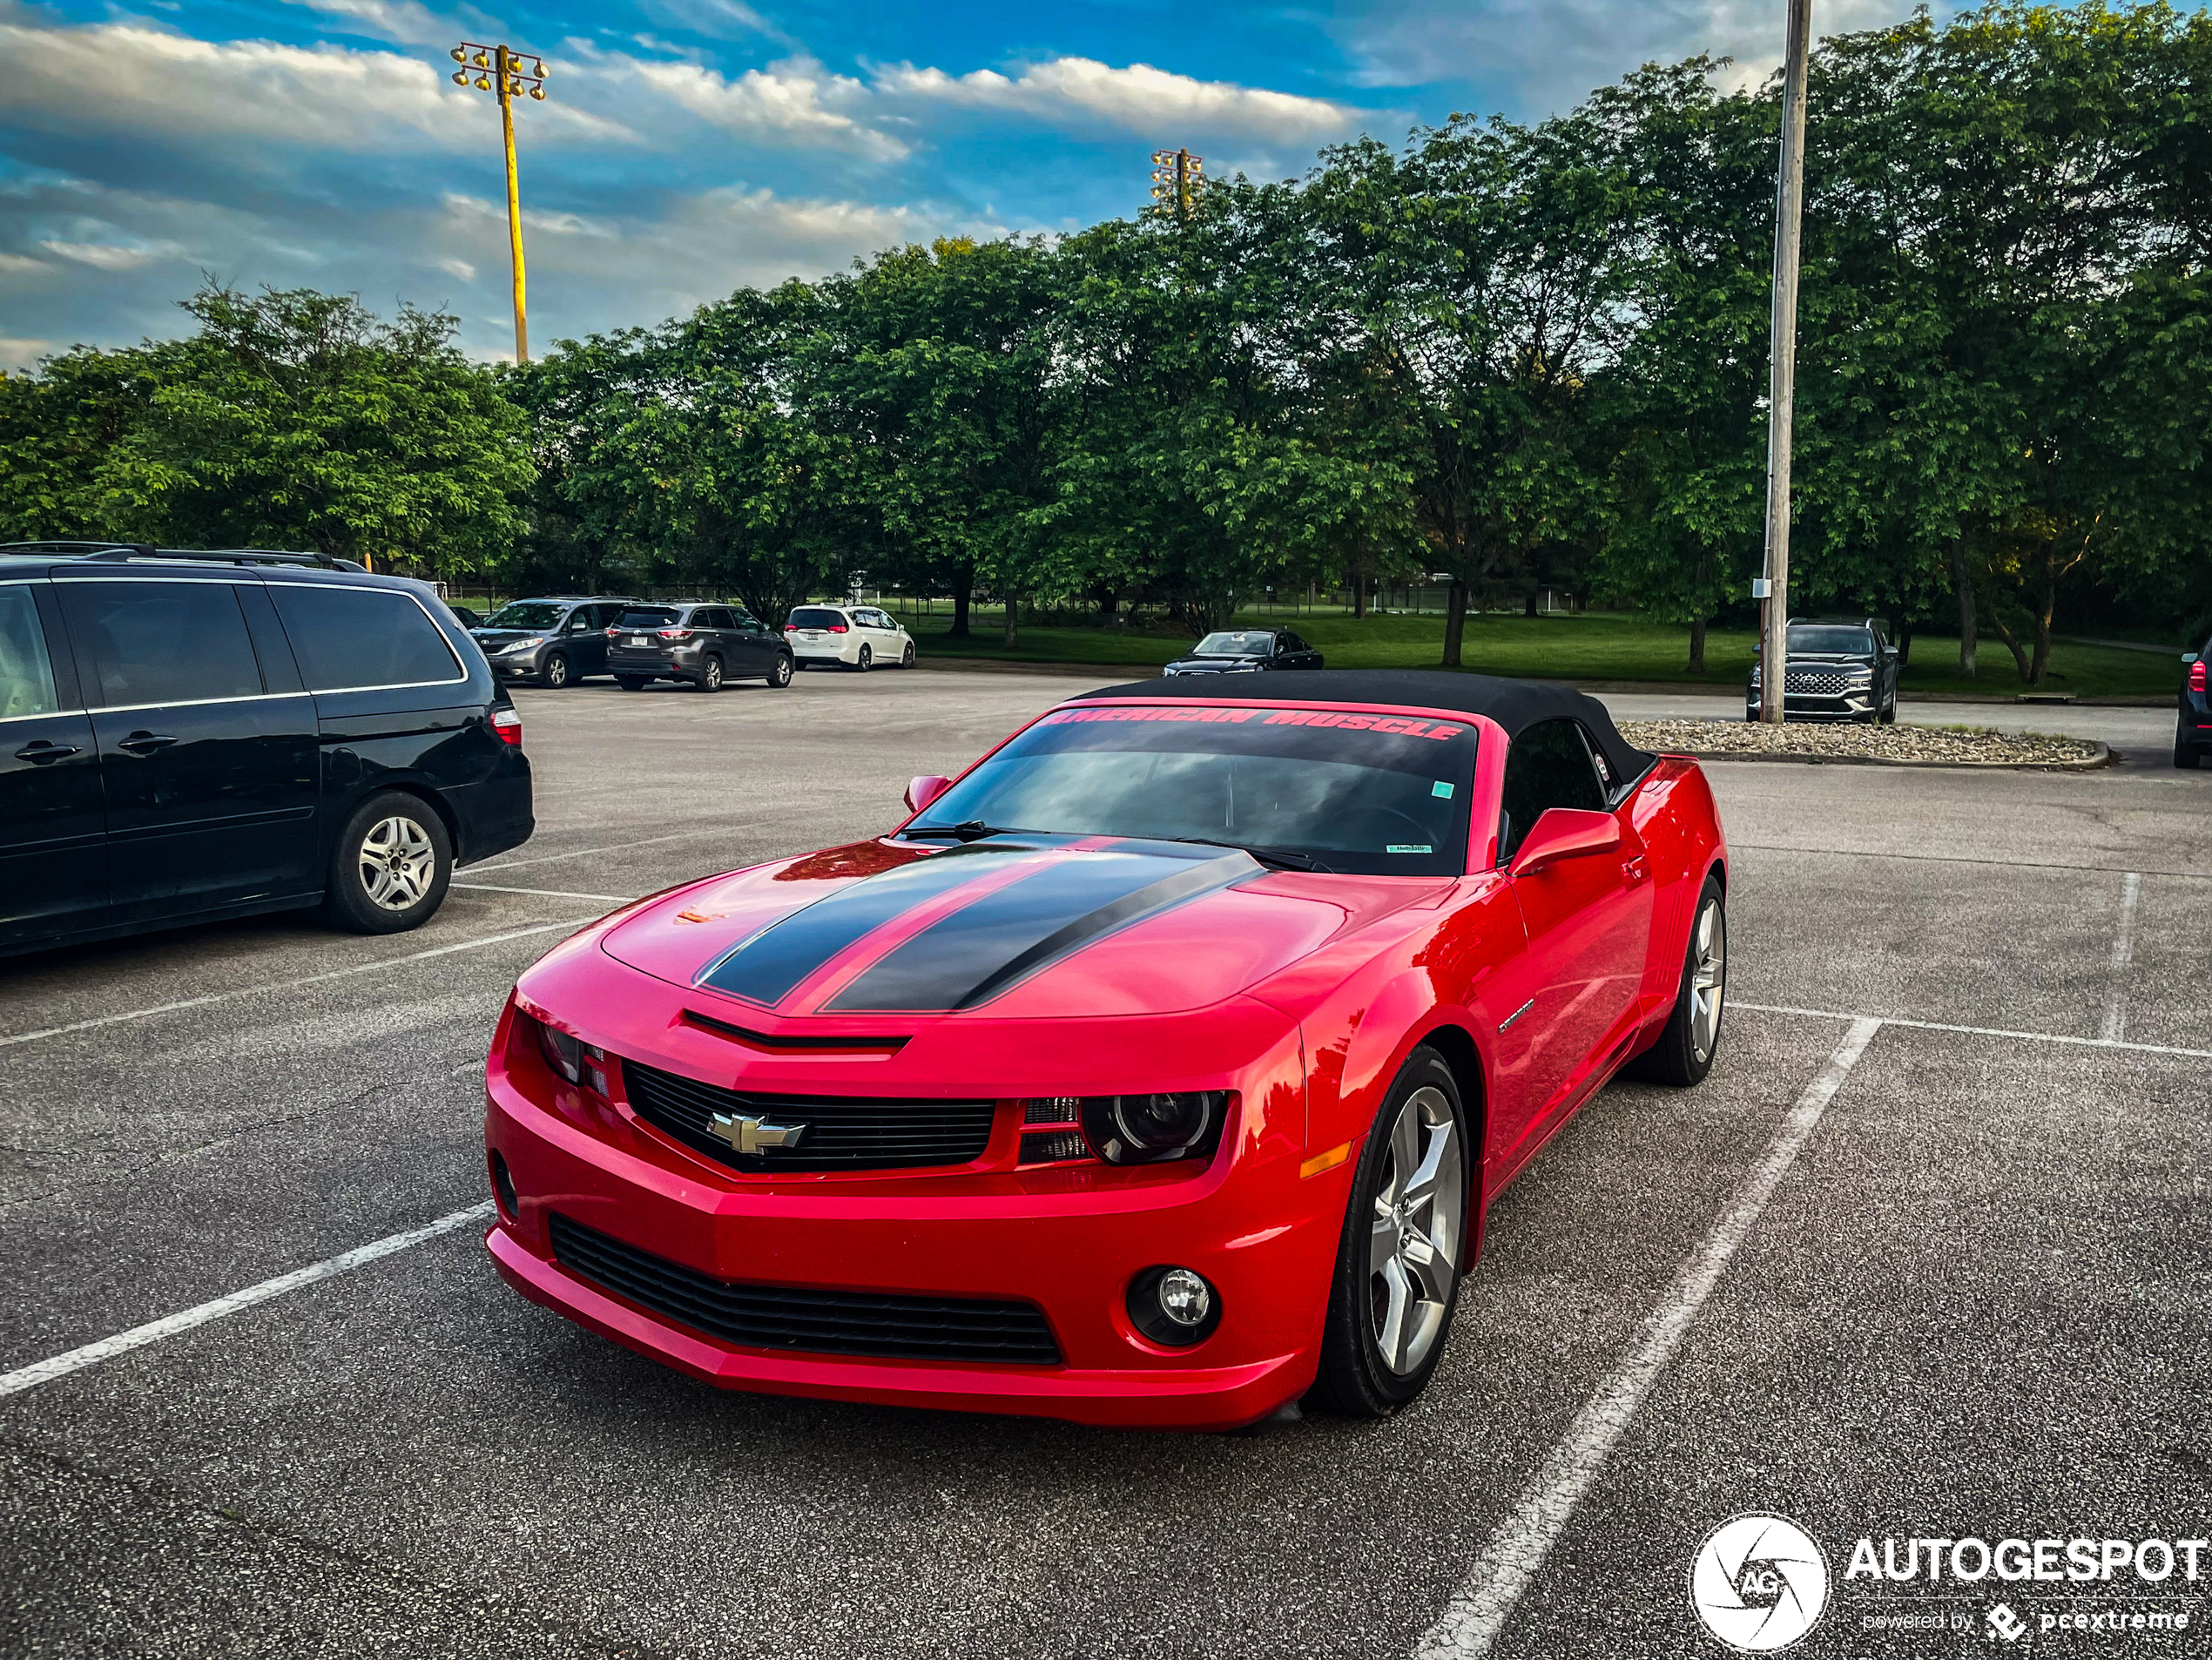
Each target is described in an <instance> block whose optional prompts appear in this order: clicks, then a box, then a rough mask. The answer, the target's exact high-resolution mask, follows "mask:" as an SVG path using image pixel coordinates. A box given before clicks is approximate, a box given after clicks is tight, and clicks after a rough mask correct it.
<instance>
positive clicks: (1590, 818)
mask: <svg viewBox="0 0 2212 1660" xmlns="http://www.w3.org/2000/svg"><path fill="white" fill-rule="evenodd" d="M1620 846H1621V821H1620V820H1618V819H1616V818H1615V817H1614V816H1613V815H1612V814H1611V813H1589V812H1585V811H1584V810H1583V809H1582V808H1581V807H1552V808H1550V809H1549V810H1548V811H1547V812H1546V813H1545V814H1544V816H1543V817H1542V818H1541V819H1539V820H1536V826H1535V828H1534V829H1533V830H1531V831H1529V833H1528V836H1527V840H1525V841H1523V842H1522V843H1521V851H1520V852H1519V853H1517V854H1514V859H1513V867H1512V869H1511V871H1510V872H1509V873H1508V874H1512V875H1514V876H1533V875H1534V874H1536V873H1537V872H1538V871H1540V870H1544V869H1548V867H1551V866H1553V865H1556V864H1558V863H1559V862H1560V861H1561V860H1566V859H1582V858H1587V857H1588V855H1589V854H1600V853H1612V852H1615V850H1617V849H1618V848H1619V847H1620Z"/></svg>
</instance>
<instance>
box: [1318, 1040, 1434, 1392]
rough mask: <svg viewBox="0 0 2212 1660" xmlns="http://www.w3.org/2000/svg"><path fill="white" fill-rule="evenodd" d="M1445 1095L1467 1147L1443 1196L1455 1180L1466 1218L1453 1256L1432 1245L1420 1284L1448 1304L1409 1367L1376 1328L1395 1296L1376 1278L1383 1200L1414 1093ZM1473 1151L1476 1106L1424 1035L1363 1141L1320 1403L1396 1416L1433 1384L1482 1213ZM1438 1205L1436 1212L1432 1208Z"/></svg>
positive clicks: (1335, 1286)
mask: <svg viewBox="0 0 2212 1660" xmlns="http://www.w3.org/2000/svg"><path fill="white" fill-rule="evenodd" d="M1416 1097H1425V1098H1426V1105H1422V1106H1416V1108H1415V1110H1417V1111H1426V1110H1429V1109H1430V1108H1433V1104H1434V1102H1435V1099H1436V1097H1441V1100H1442V1102H1443V1103H1445V1105H1446V1106H1447V1107H1448V1109H1449V1121H1450V1124H1451V1126H1452V1133H1453V1136H1454V1137H1457V1145H1458V1151H1459V1157H1458V1163H1457V1169H1456V1171H1455V1172H1453V1174H1452V1176H1451V1178H1450V1180H1449V1181H1447V1182H1440V1184H1438V1185H1439V1188H1440V1190H1442V1189H1443V1188H1447V1187H1448V1188H1451V1189H1453V1190H1454V1191H1452V1192H1451V1194H1450V1196H1449V1197H1450V1202H1451V1204H1453V1205H1454V1206H1456V1215H1457V1218H1458V1219H1457V1223H1456V1225H1455V1226H1454V1227H1453V1230H1452V1232H1453V1238H1452V1241H1451V1251H1450V1252H1449V1258H1448V1259H1447V1258H1444V1257H1441V1256H1435V1255H1433V1253H1432V1261H1431V1263H1430V1265H1429V1266H1428V1267H1427V1268H1425V1269H1423V1270H1420V1272H1421V1274H1422V1275H1423V1276H1424V1279H1423V1280H1422V1281H1421V1282H1420V1289H1424V1290H1426V1292H1429V1293H1430V1294H1431V1298H1432V1299H1434V1300H1437V1301H1440V1303H1441V1305H1442V1306H1441V1311H1440V1314H1439V1315H1437V1316H1436V1317H1434V1319H1433V1325H1432V1326H1430V1327H1429V1328H1428V1330H1429V1334H1428V1336H1427V1339H1426V1347H1425V1348H1424V1349H1423V1350H1422V1351H1421V1353H1420V1357H1419V1359H1418V1360H1416V1361H1414V1362H1413V1364H1411V1365H1410V1366H1407V1367H1406V1369H1404V1370H1402V1371H1401V1370H1399V1369H1398V1368H1397V1367H1396V1366H1393V1364H1392V1363H1391V1362H1390V1361H1389V1360H1386V1357H1385V1353H1384V1349H1383V1346H1382V1342H1381V1340H1380V1339H1379V1336H1378V1333H1377V1326H1378V1324H1379V1322H1382V1321H1384V1320H1385V1319H1386V1305H1385V1306H1378V1302H1377V1298H1378V1296H1379V1294H1382V1293H1379V1292H1378V1290H1377V1282H1378V1280H1379V1279H1381V1278H1382V1276H1381V1274H1379V1272H1377V1271H1376V1270H1375V1269H1374V1268H1373V1266H1372V1263H1373V1252H1374V1250H1375V1241H1376V1237H1377V1233H1378V1230H1377V1228H1376V1225H1375V1223H1376V1218H1377V1216H1378V1214H1379V1211H1378V1202H1379V1200H1380V1199H1382V1198H1383V1197H1384V1192H1385V1187H1386V1184H1390V1185H1393V1186H1395V1185H1398V1184H1399V1182H1400V1180H1401V1178H1400V1177H1399V1174H1398V1172H1397V1170H1396V1165H1397V1164H1398V1160H1397V1158H1396V1157H1395V1156H1394V1155H1393V1151H1392V1145H1391V1143H1392V1131H1393V1129H1394V1128H1395V1127H1396V1125H1397V1124H1398V1121H1399V1117H1400V1116H1401V1114H1403V1113H1405V1112H1406V1110H1408V1107H1409V1104H1412V1103H1415V1102H1416ZM1432 1148H1433V1143H1423V1144H1421V1151H1422V1154H1423V1157H1424V1160H1425V1159H1426V1154H1427V1153H1428V1151H1430V1150H1431V1149H1432ZM1474 1157H1475V1152H1474V1148H1473V1147H1472V1145H1471V1144H1469V1142H1468V1139H1467V1109H1466V1106H1465V1104H1464V1103H1462V1102H1461V1101H1460V1086H1459V1083H1458V1081H1457V1080H1456V1079H1454V1078H1453V1076H1452V1069H1451V1068H1450V1067H1449V1066H1447V1065H1446V1064H1445V1062H1444V1057H1443V1056H1441V1055H1439V1054H1438V1053H1437V1052H1436V1051H1435V1050H1434V1049H1430V1048H1428V1047H1427V1046H1426V1044H1424V1045H1423V1046H1422V1047H1420V1049H1415V1050H1414V1051H1413V1054H1411V1055H1410V1056H1407V1057H1406V1064H1405V1065H1404V1066H1402V1067H1400V1068H1399V1072H1398V1076H1397V1077H1396V1078H1395V1079H1393V1081H1392V1083H1391V1086H1390V1093H1389V1094H1388V1095H1387V1096H1386V1097H1384V1100H1383V1109H1382V1110H1381V1111H1380V1112H1379V1113H1377V1114H1376V1115H1375V1122H1374V1126H1373V1128H1372V1129H1371V1130H1369V1131H1368V1134H1367V1139H1366V1143H1365V1144H1364V1145H1363V1146H1362V1147H1361V1149H1360V1152H1359V1165H1358V1168H1357V1169H1356V1170H1355V1171H1353V1174H1352V1198H1351V1201H1350V1203H1349V1204H1348V1205H1346V1206H1345V1218H1344V1233H1343V1236H1342V1238H1341V1239H1340V1240H1339V1244H1338V1246H1337V1266H1336V1272H1335V1274H1334V1275H1333V1276H1332V1279H1331V1280H1330V1283H1329V1307H1328V1319H1327V1321H1326V1323H1325V1326H1323V1329H1322V1334H1321V1369H1320V1373H1319V1375H1318V1377H1317V1378H1316V1379H1315V1380H1314V1385H1313V1393H1312V1396H1311V1397H1310V1398H1311V1399H1312V1401H1313V1403H1314V1404H1315V1405H1316V1406H1318V1407H1323V1408H1325V1409H1327V1410H1329V1411H1332V1412H1336V1413H1339V1414H1343V1415H1345V1416H1346V1417H1350V1418H1387V1417H1389V1416H1390V1415H1391V1414H1393V1413H1394V1412H1396V1411H1397V1410H1398V1409H1399V1407H1403V1406H1405V1405H1406V1403H1407V1402H1408V1401H1410V1400H1413V1398H1414V1397H1415V1396H1416V1395H1418V1394H1420V1392H1421V1391H1422V1390H1423V1389H1424V1388H1426V1387H1427V1385H1428V1380H1429V1379H1430V1377H1431V1376H1433V1374H1434V1373H1435V1371H1436V1368H1437V1366H1438V1364H1439V1363H1440V1361H1441V1360H1443V1358H1444V1351H1445V1348H1446V1346H1447V1344H1448V1343H1449V1341H1450V1339H1451V1335H1452V1312H1453V1308H1455V1307H1456V1306H1457V1305H1458V1300H1459V1285H1460V1265H1461V1262H1462V1261H1463V1260H1464V1259H1465V1257H1466V1253H1467V1230H1468V1229H1469V1227H1470V1226H1472V1225H1473V1218H1472V1217H1471V1216H1470V1215H1469V1214H1468V1211H1469V1201H1470V1198H1471V1195H1472V1184H1470V1183H1469V1182H1468V1181H1467V1172H1468V1171H1469V1170H1470V1169H1471V1168H1473V1161H1474ZM1442 1202H1443V1195H1442V1193H1441V1191H1440V1193H1439V1196H1438V1203H1442ZM1430 1214H1431V1216H1432V1218H1433V1217H1434V1211H1433V1210H1432V1211H1431V1213H1430ZM1386 1266H1387V1265H1386ZM1426 1302H1427V1299H1425V1300H1424V1302H1422V1303H1417V1304H1414V1305H1413V1306H1414V1307H1416V1308H1418V1307H1422V1306H1426Z"/></svg>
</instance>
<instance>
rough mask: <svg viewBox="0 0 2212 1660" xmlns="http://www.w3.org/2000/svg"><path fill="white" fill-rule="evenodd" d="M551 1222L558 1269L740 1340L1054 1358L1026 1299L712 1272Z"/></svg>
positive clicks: (1013, 1360)
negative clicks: (912, 1292)
mask: <svg viewBox="0 0 2212 1660" xmlns="http://www.w3.org/2000/svg"><path fill="white" fill-rule="evenodd" d="M550 1226H551V1229H552V1234H553V1257H554V1260H556V1262H558V1263H559V1264H560V1265H562V1266H563V1268H566V1269H568V1270H569V1271H570V1272H572V1273H576V1274H578V1275H581V1276H582V1277H583V1278H584V1279H589V1280H590V1281H592V1282H593V1283H595V1284H597V1285H602V1286H604V1287H605V1288H606V1289H607V1290H609V1291H610V1292H614V1293H616V1294H617V1296H620V1297H625V1298H627V1299H630V1300H631V1302H633V1303H637V1304H640V1305H642V1306H644V1307H646V1308H650V1309H651V1310H652V1311H653V1312H656V1313H658V1314H664V1315H665V1316H667V1317H668V1318H669V1319H671V1320H674V1321H676V1322H677V1323H678V1324H679V1325H683V1326H690V1327H691V1328H692V1329H693V1330H694V1331H699V1332H704V1333H706V1334H707V1335H708V1336H709V1337H714V1338H719V1339H722V1340H723V1341H724V1342H725V1343H732V1344H735V1345H737V1346H739V1347H742V1348H749V1349H794V1350H799V1351H803V1352H806V1353H814V1354H865V1355H873V1356H878V1357H881V1358H884V1359H887V1360H964V1361H979V1360H980V1361H999V1362H1004V1363H1008V1364H1011V1365H1016V1366H1057V1365H1059V1363H1060V1346H1059V1345H1058V1344H1056V1343H1055V1342H1054V1341H1053V1338H1052V1328H1051V1326H1049V1325H1047V1324H1046V1323H1045V1318H1044V1312H1043V1311H1042V1309H1040V1308H1038V1307H1037V1306H1035V1305H1034V1304H1031V1303H1017V1302H987V1301H984V1300H982V1299H975V1298H966V1297H899V1296H893V1295H890V1294H888V1293H883V1292H852V1291H810V1290H805V1289H802V1288H800V1287H797V1286H792V1285H750V1284H746V1283H745V1282H743V1281H732V1280H727V1279H715V1278H714V1277H713V1276H712V1275H711V1274H703V1273H701V1272H698V1270H697V1269H695V1268H686V1267H685V1266H683V1265H681V1264H679V1263H673V1262H670V1261H669V1260H667V1259H666V1258H663V1257H657V1256H655V1255H653V1254H652V1253H651V1252H649V1251H640V1250H639V1249H638V1248H637V1246H636V1245H624V1243H623V1242H622V1241H621V1240H619V1239H615V1238H610V1237H608V1236H607V1235H606V1234H604V1233H601V1232H598V1230H597V1229H596V1228H588V1227H586V1226H584V1225H583V1223H581V1222H576V1221H571V1220H570V1218H567V1217H565V1216H562V1215H560V1214H559V1213H558V1212H557V1211H556V1212H555V1213H554V1215H553V1216H552V1217H551V1218H550Z"/></svg>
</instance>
